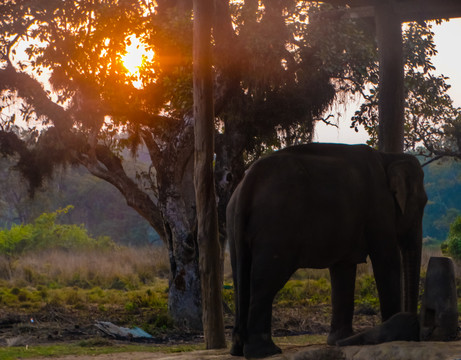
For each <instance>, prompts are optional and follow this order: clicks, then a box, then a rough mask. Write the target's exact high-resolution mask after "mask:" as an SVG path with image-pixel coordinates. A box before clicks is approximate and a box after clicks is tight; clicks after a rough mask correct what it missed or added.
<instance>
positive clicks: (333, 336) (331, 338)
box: [327, 329, 353, 345]
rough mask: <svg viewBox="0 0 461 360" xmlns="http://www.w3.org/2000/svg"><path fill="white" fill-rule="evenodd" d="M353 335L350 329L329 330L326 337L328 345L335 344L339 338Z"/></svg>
mask: <svg viewBox="0 0 461 360" xmlns="http://www.w3.org/2000/svg"><path fill="white" fill-rule="evenodd" d="M352 335H353V331H352V329H347V330H337V331H331V332H330V334H329V335H328V338H327V344H328V345H336V343H337V342H338V341H339V340H342V339H346V338H348V337H349V336H352Z"/></svg>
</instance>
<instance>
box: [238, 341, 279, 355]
mask: <svg viewBox="0 0 461 360" xmlns="http://www.w3.org/2000/svg"><path fill="white" fill-rule="evenodd" d="M280 353H282V349H280V348H279V347H278V346H277V345H275V344H274V342H273V341H272V339H271V338H270V336H264V337H263V338H259V339H257V340H254V341H249V342H248V343H246V344H245V346H244V348H243V354H244V356H245V358H247V359H260V358H265V357H268V356H271V355H276V354H280Z"/></svg>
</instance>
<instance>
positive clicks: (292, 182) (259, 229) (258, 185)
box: [240, 152, 367, 268]
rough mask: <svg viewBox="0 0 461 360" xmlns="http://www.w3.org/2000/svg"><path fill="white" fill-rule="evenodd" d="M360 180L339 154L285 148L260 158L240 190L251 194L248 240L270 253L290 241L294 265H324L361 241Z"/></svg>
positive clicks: (363, 200)
mask: <svg viewBox="0 0 461 360" xmlns="http://www.w3.org/2000/svg"><path fill="white" fill-rule="evenodd" d="M363 181H364V179H362V175H361V173H360V171H358V170H357V169H356V168H355V167H353V166H350V163H348V161H347V160H345V159H341V158H335V157H328V156H322V157H318V156H315V155H306V154H299V155H297V154H293V153H286V152H285V153H276V154H274V155H272V156H268V157H266V158H264V159H261V160H260V161H258V162H256V163H255V164H254V165H253V166H252V168H251V169H250V171H249V172H248V174H247V175H246V179H245V181H244V183H242V189H241V190H240V196H242V195H243V196H245V197H248V198H249V199H250V203H249V204H248V205H247V206H248V209H249V210H250V211H248V217H247V219H246V224H247V229H246V234H247V237H248V241H249V242H251V246H252V248H253V249H254V251H255V252H259V251H263V252H266V251H267V250H262V249H267V248H268V247H270V248H271V251H272V252H273V253H274V254H276V253H283V252H284V247H285V246H287V244H290V245H289V246H291V247H293V248H294V249H295V251H292V252H291V254H294V255H290V256H298V259H297V260H296V261H297V262H298V267H320V268H321V267H328V266H329V265H331V263H333V262H336V261H339V260H340V259H339V257H340V256H344V254H348V253H350V251H349V250H348V249H352V248H354V247H357V246H359V245H360V244H359V242H362V241H363V236H361V234H362V233H363V227H364V219H363V213H364V211H365V208H366V205H367V199H366V197H364V196H363V193H362V192H363V191H364V189H363V188H362V187H361V186H360V184H361V183H362V182H363ZM336 239H338V240H336ZM362 252H363V251H362ZM319 254H320V256H319ZM323 254H330V255H328V256H323ZM348 256H349V255H348ZM351 256H352V257H362V255H360V256H358V255H356V254H352V255H351ZM325 259H327V260H325ZM292 260H294V259H292Z"/></svg>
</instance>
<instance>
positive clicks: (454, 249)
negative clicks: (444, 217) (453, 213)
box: [441, 216, 461, 260]
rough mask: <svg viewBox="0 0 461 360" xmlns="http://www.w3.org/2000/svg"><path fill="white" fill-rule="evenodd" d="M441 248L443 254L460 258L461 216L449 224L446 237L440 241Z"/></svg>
mask: <svg viewBox="0 0 461 360" xmlns="http://www.w3.org/2000/svg"><path fill="white" fill-rule="evenodd" d="M441 249H442V253H443V254H444V255H448V256H452V257H453V258H455V259H457V260H461V216H458V217H457V218H456V219H455V221H454V222H453V223H452V224H451V225H450V231H449V233H448V238H447V240H446V241H445V242H443V243H442V245H441Z"/></svg>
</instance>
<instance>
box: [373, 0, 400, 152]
mask: <svg viewBox="0 0 461 360" xmlns="http://www.w3.org/2000/svg"><path fill="white" fill-rule="evenodd" d="M375 2H376V5H375V10H376V11H375V19H376V36H377V40H378V51H379V87H378V89H379V102H378V109H379V128H378V147H379V150H381V151H384V152H393V153H401V152H403V146H404V143H403V139H404V110H405V102H404V100H405V99H404V63H403V45H402V22H401V19H400V16H399V15H398V14H397V13H396V12H395V9H394V8H393V6H392V4H391V2H390V1H380V0H377V1H375Z"/></svg>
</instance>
